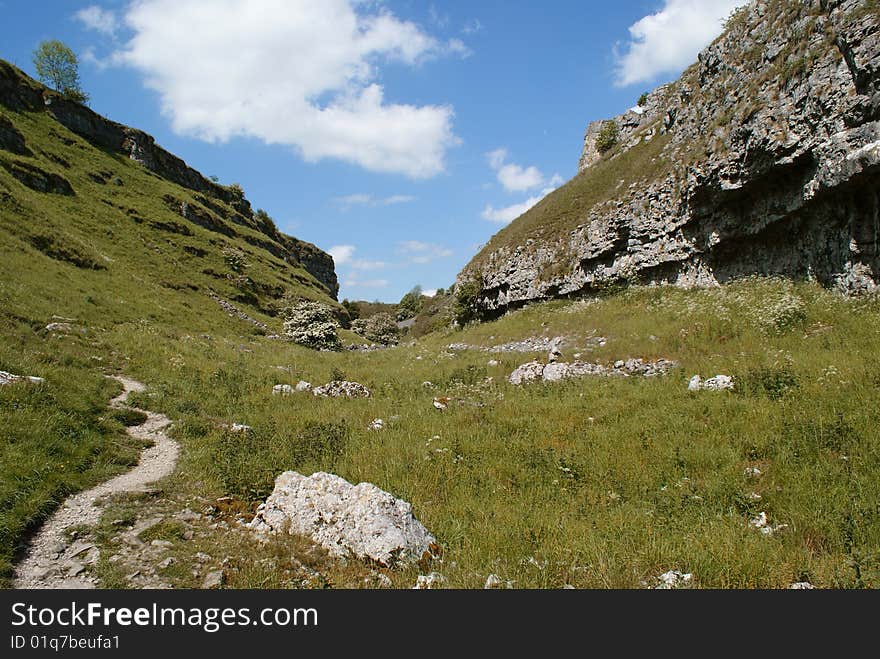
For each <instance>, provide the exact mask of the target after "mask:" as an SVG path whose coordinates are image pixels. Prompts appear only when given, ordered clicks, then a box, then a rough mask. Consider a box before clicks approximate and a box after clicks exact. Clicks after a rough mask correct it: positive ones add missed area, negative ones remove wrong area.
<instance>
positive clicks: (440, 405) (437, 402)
mask: <svg viewBox="0 0 880 659" xmlns="http://www.w3.org/2000/svg"><path fill="white" fill-rule="evenodd" d="M433 402H434V407H435V408H436V409H438V410H440V411H441V412H442V411H443V410H445V409H446V408H447V407H449V399H448V398H447V397H446V396H441V397H439V398H435V399H434V401H433Z"/></svg>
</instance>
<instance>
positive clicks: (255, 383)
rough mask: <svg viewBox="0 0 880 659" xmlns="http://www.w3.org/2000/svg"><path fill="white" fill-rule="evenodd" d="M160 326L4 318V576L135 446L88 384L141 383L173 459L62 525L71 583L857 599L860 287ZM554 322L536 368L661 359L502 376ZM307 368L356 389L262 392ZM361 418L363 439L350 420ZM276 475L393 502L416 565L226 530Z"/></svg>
mask: <svg viewBox="0 0 880 659" xmlns="http://www.w3.org/2000/svg"><path fill="white" fill-rule="evenodd" d="M45 320H48V319H45ZM187 323H188V324H187V325H185V329H182V328H172V327H169V326H168V325H165V324H160V323H158V322H155V321H151V320H149V319H141V320H139V321H133V322H124V323H119V324H115V325H112V326H109V327H104V328H101V329H100V331H93V330H92V328H89V331H87V332H78V331H72V332H60V333H59V332H47V331H45V330H42V329H39V330H37V329H34V323H33V322H30V323H28V322H24V321H21V320H18V319H15V318H6V319H5V320H4V324H3V326H2V331H3V341H2V347H0V369H2V370H6V371H10V372H13V373H20V374H25V375H35V376H40V377H44V378H45V379H46V381H45V383H43V384H36V385H25V384H15V385H10V386H4V387H0V411H2V414H0V435H2V436H3V437H4V443H3V445H2V447H0V457H2V460H0V465H2V474H0V475H2V478H0V482H2V487H0V505H2V509H0V540H2V547H0V550H2V553H3V558H4V560H5V561H6V563H5V571H6V576H7V578H10V577H11V575H12V565H13V561H14V554H15V551H16V549H17V548H20V546H21V544H22V542H23V539H24V538H25V537H26V535H27V533H28V532H29V530H32V529H33V528H35V527H36V526H38V525H39V523H40V521H41V520H43V519H45V518H47V517H48V516H49V515H50V513H51V512H52V510H53V508H54V507H56V506H57V505H58V503H59V502H61V501H62V500H63V499H64V498H65V497H66V496H67V495H68V494H70V493H71V492H75V491H78V490H81V489H85V488H87V487H90V486H92V485H94V484H95V483H98V482H102V481H103V480H106V478H107V477H109V476H110V475H112V474H114V473H120V472H122V471H126V470H128V469H130V468H131V466H132V465H133V464H135V463H136V462H137V456H138V453H139V449H140V448H141V447H142V446H143V444H142V443H139V442H138V441H137V440H136V439H133V438H132V437H130V436H129V435H128V434H126V433H125V432H124V428H125V426H126V425H131V424H133V423H134V420H132V419H130V418H128V417H126V416H125V415H124V414H123V413H122V411H120V410H114V409H112V408H107V401H108V400H109V399H110V398H111V397H112V395H113V394H114V386H115V385H113V383H111V382H108V381H107V380H106V378H105V375H114V374H125V375H127V376H129V377H132V378H137V379H138V380H140V381H142V382H144V383H146V385H147V388H146V390H145V391H143V392H140V393H133V394H131V396H130V397H129V404H132V405H136V406H138V407H140V408H142V409H145V410H150V411H152V412H156V413H161V414H164V415H166V416H167V417H168V418H169V419H171V420H172V422H173V425H172V426H171V428H170V429H169V430H168V433H169V435H170V436H171V437H173V438H174V439H175V440H176V441H177V442H178V443H179V444H180V448H181V453H180V460H179V462H178V465H177V469H176V471H175V472H174V473H173V474H171V475H170V476H168V477H166V478H164V479H163V480H161V481H159V483H158V484H156V485H155V486H153V488H152V489H150V490H148V491H145V492H141V493H134V494H122V495H119V496H116V497H114V498H112V499H111V500H110V502H109V503H108V504H107V506H106V507H105V509H104V511H103V514H102V515H101V518H100V519H99V520H95V521H94V522H93V523H90V524H89V525H87V526H82V527H79V528H75V529H70V532H71V534H74V535H75V540H76V541H77V542H82V543H87V544H91V545H94V546H95V548H96V549H97V551H98V552H99V557H98V558H97V559H96V560H95V561H94V562H93V563H92V564H91V565H86V566H83V570H82V571H81V572H79V573H78V574H80V575H84V576H87V577H88V578H90V579H94V580H95V581H96V583H97V585H98V587H134V588H142V587H155V586H158V587H215V586H223V587H231V588H287V587H291V588H300V587H372V588H376V587H401V588H408V587H412V585H413V584H414V583H415V582H416V578H417V576H418V575H419V574H428V572H437V573H439V574H442V575H443V577H444V578H445V581H444V582H443V585H444V586H447V587H453V588H482V587H483V586H484V584H486V582H487V579H489V577H490V575H495V578H496V581H497V582H498V583H500V584H501V585H510V586H512V587H516V588H562V587H565V586H574V587H576V588H642V587H653V586H656V585H658V584H659V583H660V580H659V577H660V575H662V574H664V573H667V572H669V571H672V570H677V571H679V572H681V573H684V574H691V575H693V577H692V579H691V580H690V581H688V582H687V584H686V585H688V586H690V587H700V588H786V587H788V586H790V585H791V584H793V583H796V582H809V583H811V584H813V585H814V586H816V587H821V588H860V587H868V588H876V587H880V354H878V352H877V346H878V345H880V301H878V300H877V299H876V298H875V299H856V300H845V299H843V298H840V297H838V296H836V295H834V294H832V293H830V292H828V291H825V290H823V289H821V288H819V287H817V286H814V285H811V284H792V283H790V282H785V281H779V280H758V279H756V280H750V281H746V282H742V283H737V284H733V285H730V286H727V287H724V288H720V289H713V290H699V291H683V290H677V289H666V288H648V289H631V290H629V291H625V292H623V293H620V294H618V295H616V296H613V297H608V298H603V299H599V300H594V301H571V302H567V301H557V302H549V303H543V304H537V305H533V306H531V307H529V308H527V309H524V310H521V311H518V312H515V313H512V314H509V315H508V316H505V317H504V318H501V319H499V320H497V321H494V322H491V323H486V324H482V325H477V326H473V327H468V328H466V329H464V330H461V331H452V330H449V331H443V332H436V333H434V334H431V335H428V336H427V337H424V338H422V339H420V340H419V341H417V342H409V343H406V342H405V343H404V344H403V345H401V346H399V347H396V348H393V349H389V350H384V351H378V352H371V353H354V352H344V353H317V352H312V351H309V350H306V349H303V348H300V347H298V346H295V345H291V344H288V343H284V342H281V341H277V340H271V339H268V338H266V337H263V336H258V335H256V334H254V333H253V332H252V328H250V327H248V326H246V324H244V323H242V325H241V328H240V330H239V331H238V332H237V333H236V332H229V331H227V330H226V329H225V328H224V327H217V328H215V329H213V331H212V329H211V328H210V327H200V326H199V325H198V322H197V321H196V320H193V319H188V321H187ZM74 325H75V323H74ZM230 327H237V326H236V325H234V324H233V325H230ZM556 337H561V338H562V345H561V352H562V356H561V357H560V361H562V362H574V361H579V362H583V363H586V362H593V363H597V362H598V363H601V364H602V365H605V366H607V367H609V368H613V366H614V364H615V362H618V361H619V360H620V361H626V360H629V359H643V360H645V361H649V362H655V361H657V360H660V359H667V360H671V361H673V362H675V364H676V365H675V366H674V367H673V368H672V369H671V370H669V371H668V372H666V373H665V374H661V375H656V376H654V377H641V376H638V375H633V376H631V377H597V376H586V377H582V378H574V379H568V380H564V381H561V382H546V383H545V382H540V381H539V382H533V383H527V384H523V385H519V386H516V385H513V384H510V383H509V382H508V379H507V378H508V376H509V375H510V373H511V372H512V371H514V369H516V368H517V367H518V366H520V365H521V364H523V363H526V362H529V361H531V360H533V359H538V360H541V361H546V358H547V353H546V350H545V349H544V348H545V345H546V340H550V339H553V338H556ZM524 339H532V340H533V341H532V342H531V343H527V344H520V345H506V344H511V343H512V342H521V341H523V340H524ZM450 345H453V348H450V347H449V346H450ZM505 345H506V347H505V348H504V349H501V350H498V351H492V350H491V349H492V348H493V347H497V346H505ZM531 348H539V349H535V350H530V349H531ZM518 350H524V351H525V352H519V351H518ZM695 374H698V375H700V376H701V377H702V378H703V379H706V378H710V377H713V376H716V375H719V374H724V375H729V376H731V377H732V378H733V382H734V388H733V389H732V390H724V391H690V390H689V388H688V383H689V381H690V380H691V378H692V376H694V375H695ZM334 379H345V380H352V381H356V382H360V383H362V384H364V385H365V386H367V387H368V388H369V389H370V390H371V391H372V394H373V396H372V397H371V398H369V399H352V400H348V399H320V398H317V397H315V396H312V395H310V394H308V393H294V394H293V395H290V396H275V395H272V389H273V387H274V386H275V385H277V384H290V385H296V383H297V382H298V381H300V380H306V381H309V382H311V383H312V384H315V385H320V384H324V383H325V382H328V381H330V380H334ZM435 398H448V399H449V400H448V406H447V407H446V409H442V410H441V409H437V408H436V407H435V406H434V404H433V401H434V399H435ZM377 418H381V419H383V421H384V422H385V423H384V429H382V430H371V429H370V425H371V423H372V422H373V420H374V419H377ZM233 424H244V425H247V426H249V427H250V428H251V429H252V430H251V432H244V433H242V432H234V431H233V429H232V425H233ZM289 469H293V470H297V471H300V472H301V473H306V474H309V473H312V472H314V471H319V470H320V471H328V472H332V473H335V474H338V475H340V476H342V477H343V478H345V479H347V480H348V481H350V482H352V483H358V482H362V481H368V482H371V483H374V484H376V485H378V486H379V487H380V488H382V489H384V490H386V491H388V492H391V493H392V494H394V495H395V496H397V497H400V498H402V499H405V500H406V501H409V502H411V503H412V504H413V508H414V512H415V515H416V517H417V518H418V519H419V520H420V521H422V522H423V523H424V524H425V526H426V527H427V528H428V529H429V530H430V531H431V533H433V534H434V535H435V536H436V538H437V540H438V542H439V543H440V545H441V548H442V550H443V553H442V556H441V558H440V559H438V560H437V561H434V562H433V563H432V564H424V565H420V566H417V567H413V568H408V569H404V570H385V569H379V568H377V567H375V566H370V565H366V564H363V563H360V562H358V561H349V562H347V563H345V562H341V561H338V560H332V559H330V558H329V557H328V556H327V555H326V554H324V553H323V552H322V551H320V550H318V549H316V548H315V547H313V546H312V545H310V543H308V542H306V541H304V540H303V539H298V538H292V537H280V538H273V539H271V540H269V541H267V542H258V541H257V539H256V538H255V537H254V536H253V535H252V534H251V533H250V532H249V531H247V530H246V529H244V528H243V527H242V525H241V524H240V522H241V521H248V520H249V519H250V518H251V517H252V515H253V512H254V510H255V508H256V506H257V505H258V504H259V503H260V502H261V501H262V500H264V499H265V498H266V496H267V495H268V494H269V493H270V492H271V490H272V486H273V481H274V479H275V477H276V476H278V475H279V474H280V473H281V472H282V471H285V470H289ZM7 584H9V582H7Z"/></svg>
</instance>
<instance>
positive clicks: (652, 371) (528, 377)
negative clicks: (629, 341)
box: [508, 359, 677, 385]
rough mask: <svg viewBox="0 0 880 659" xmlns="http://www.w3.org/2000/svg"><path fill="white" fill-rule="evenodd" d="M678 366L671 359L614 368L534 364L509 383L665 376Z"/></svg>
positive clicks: (524, 367) (633, 362)
mask: <svg viewBox="0 0 880 659" xmlns="http://www.w3.org/2000/svg"><path fill="white" fill-rule="evenodd" d="M676 366H677V364H676V362H673V361H670V360H668V359H658V360H657V361H655V362H646V361H644V360H642V359H628V360H626V361H624V360H622V359H620V360H618V361H616V362H615V363H614V365H613V366H610V367H609V366H604V365H603V364H599V363H596V364H591V363H589V362H554V363H550V364H547V365H544V364H542V363H541V362H538V361H534V362H529V363H527V364H523V365H522V366H519V367H518V368H517V369H516V370H514V371H513V373H511V374H510V376H509V377H508V381H509V382H510V383H511V384H514V385H520V384H525V383H527V382H534V381H535V380H544V381H545V382H560V381H562V380H568V379H571V378H582V377H587V376H600V377H630V376H641V377H646V378H650V377H656V376H659V375H665V374H666V373H668V372H669V371H670V370H672V369H673V368H675V367H676Z"/></svg>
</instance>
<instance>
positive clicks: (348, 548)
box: [248, 471, 436, 567]
mask: <svg viewBox="0 0 880 659" xmlns="http://www.w3.org/2000/svg"><path fill="white" fill-rule="evenodd" d="M248 527H250V528H251V529H254V530H255V531H260V532H267V533H278V532H287V533H290V534H291V535H302V536H307V537H309V538H311V539H312V541H313V542H315V543H316V544H319V545H321V546H322V547H324V548H325V549H326V550H327V551H329V552H330V553H331V554H332V555H334V556H340V557H345V556H354V557H357V558H360V559H370V560H373V561H376V562H377V563H379V564H381V565H384V566H387V567H394V566H396V565H399V564H407V563H415V562H417V561H419V560H420V559H421V558H423V557H425V556H426V555H427V556H431V555H433V553H434V551H435V549H436V540H435V539H434V536H432V535H431V534H430V533H429V532H428V530H427V529H426V528H425V527H424V526H423V525H422V523H421V522H419V521H418V520H417V519H416V518H415V516H414V515H413V512H412V506H411V505H410V504H409V503H407V502H406V501H403V500H401V499H397V498H395V497H394V496H393V495H391V494H389V493H388V492H385V491H384V490H381V489H379V488H378V487H376V486H375V485H373V484H372V483H360V484H359V485H352V484H351V483H349V482H348V481H346V480H345V479H343V478H340V477H339V476H335V475H333V474H327V473H324V472H318V473H315V474H312V475H311V476H303V475H302V474H299V473H297V472H295V471H285V472H284V473H283V474H281V475H280V476H279V477H278V478H277V479H276V480H275V489H274V491H273V492H272V494H271V495H270V496H269V498H268V499H266V501H265V502H264V503H262V504H260V507H259V508H258V509H257V515H256V517H254V519H253V520H252V521H251V522H250V524H248Z"/></svg>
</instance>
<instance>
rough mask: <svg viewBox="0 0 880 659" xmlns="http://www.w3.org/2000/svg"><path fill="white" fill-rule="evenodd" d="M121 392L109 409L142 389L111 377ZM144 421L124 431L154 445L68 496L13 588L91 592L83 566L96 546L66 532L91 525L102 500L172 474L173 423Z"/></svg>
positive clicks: (93, 557)
mask: <svg viewBox="0 0 880 659" xmlns="http://www.w3.org/2000/svg"><path fill="white" fill-rule="evenodd" d="M114 379H116V380H118V381H119V382H121V383H122V386H123V387H124V391H123V392H122V393H121V394H120V395H119V396H117V397H116V398H114V399H113V400H111V401H110V406H111V407H115V408H118V409H127V406H126V405H125V399H126V397H127V396H128V394H129V392H132V391H143V390H144V389H145V387H144V385H143V384H141V383H140V382H137V381H135V380H130V379H128V378H124V377H116V378H114ZM145 414H146V415H147V420H146V421H145V422H144V423H143V424H141V425H139V426H134V427H130V428H127V429H126V431H127V432H128V434H129V435H131V436H132V437H135V438H137V439H140V440H147V441H151V442H153V446H151V447H150V448H147V449H144V451H143V452H142V453H141V458H140V461H139V462H138V464H137V466H136V467H135V468H134V469H132V470H131V471H128V472H126V473H124V474H120V475H119V476H116V477H115V478H112V479H110V480H109V481H106V482H104V483H102V484H100V485H97V486H96V487H93V488H91V489H90V490H85V491H84V492H80V493H79V494H75V495H73V496H71V497H68V499H67V500H65V502H64V503H63V504H62V505H61V506H60V507H59V508H58V510H56V511H55V512H54V513H53V514H52V516H51V517H50V518H49V519H48V520H47V521H46V522H45V523H44V524H43V526H42V527H41V528H40V530H39V531H37V532H36V533H35V534H34V535H33V537H32V538H31V539H30V541H29V542H28V545H27V549H26V553H25V555H24V557H23V558H22V559H21V561H20V562H19V564H18V565H17V566H16V570H15V587H16V588H95V587H96V579H95V578H94V577H92V576H90V575H88V574H87V573H86V566H87V565H89V564H93V563H95V562H96V561H97V560H98V556H99V553H98V548H97V547H96V546H95V545H93V544H91V543H88V542H83V541H81V540H75V541H74V542H72V543H71V542H70V541H69V540H68V539H67V534H66V533H65V532H66V531H67V529H69V528H71V527H75V526H80V525H89V526H92V525H95V524H97V523H98V521H99V520H100V519H101V515H102V514H103V512H104V504H105V499H106V497H108V496H109V495H111V494H118V493H122V492H144V491H147V490H148V489H149V488H148V487H147V486H148V485H149V484H150V483H154V482H155V481H158V480H160V479H161V478H164V477H165V476H167V475H169V474H170V473H171V472H173V471H174V467H175V465H176V464H177V456H178V452H179V446H178V445H177V442H175V441H174V440H173V439H171V438H170V437H168V436H167V435H166V434H165V433H164V430H165V428H166V427H167V426H168V425H169V424H170V423H171V420H170V419H169V418H168V417H166V416H165V415H164V414H157V413H156V412H145Z"/></svg>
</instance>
